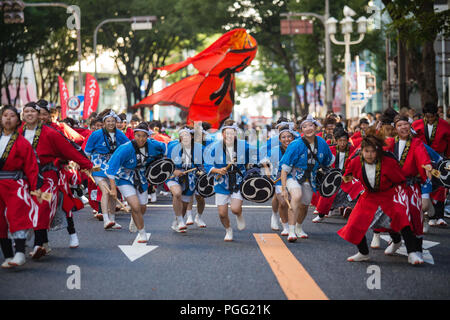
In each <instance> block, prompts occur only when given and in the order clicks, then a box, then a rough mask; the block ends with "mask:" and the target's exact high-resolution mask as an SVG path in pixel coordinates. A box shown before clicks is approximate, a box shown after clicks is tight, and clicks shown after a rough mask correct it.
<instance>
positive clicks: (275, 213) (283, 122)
mask: <svg viewBox="0 0 450 320" xmlns="http://www.w3.org/2000/svg"><path fill="white" fill-rule="evenodd" d="M282 128H283V130H286V129H288V130H290V134H291V135H292V138H293V139H298V138H300V134H299V133H298V132H297V131H295V130H294V128H295V123H294V122H291V121H289V120H288V119H287V118H285V117H280V118H279V119H278V120H277V122H276V123H275V125H274V131H275V132H276V134H275V135H273V136H271V137H270V138H269V139H267V142H266V143H265V145H263V147H262V148H260V149H259V150H258V158H259V159H267V157H269V158H270V163H271V164H272V169H274V170H276V172H274V174H275V175H277V173H278V164H279V162H280V159H281V156H280V157H278V156H279V152H280V143H281V141H280V139H279V138H280V131H281V130H282ZM275 149H276V150H277V151H276V152H274V151H272V150H275ZM277 185H278V187H277V189H276V190H277V191H280V192H281V189H280V188H281V181H278V183H277ZM278 198H279V197H277V196H275V197H273V198H272V216H271V218H270V227H271V229H272V230H274V231H278V230H280V227H279V226H278V220H280V218H281V220H283V218H282V217H279V214H280V211H279V209H281V210H284V209H285V208H284V206H286V203H285V202H284V201H283V202H282V203H280V202H279V201H278V200H279V199H278ZM282 214H283V215H284V211H283V213H282ZM286 215H287V208H286ZM286 217H287V216H286ZM286 219H287V218H286ZM282 224H283V226H285V224H287V222H286V223H284V222H283V221H282ZM286 232H287V231H286V230H283V231H282V233H281V234H282V235H287V234H286Z"/></svg>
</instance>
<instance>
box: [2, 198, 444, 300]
mask: <svg viewBox="0 0 450 320" xmlns="http://www.w3.org/2000/svg"><path fill="white" fill-rule="evenodd" d="M213 199H214V198H213V197H212V198H209V199H207V207H206V209H205V213H204V214H203V220H204V221H205V222H206V224H207V228H204V229H200V228H198V227H197V226H195V225H193V226H188V231H187V233H185V234H180V233H175V232H174V231H172V230H171V229H170V224H171V222H172V219H173V210H172V205H171V201H170V198H168V197H162V196H160V197H159V199H158V202H157V203H155V204H149V205H148V210H147V213H146V215H145V225H146V230H147V232H148V233H151V236H150V241H149V242H148V244H147V245H146V246H145V245H136V244H134V246H133V242H134V240H135V238H136V234H131V233H130V232H129V231H128V223H129V214H120V215H117V216H116V220H117V222H119V223H120V224H121V225H122V229H121V230H114V231H104V230H103V223H102V222H99V221H98V220H96V219H94V218H93V216H92V213H91V209H90V207H86V208H84V209H82V210H81V211H79V212H76V213H75V227H76V229H77V233H78V236H79V239H80V247H79V248H77V249H70V248H69V245H68V243H69V237H68V234H67V231H66V230H65V229H63V230H60V231H55V232H50V233H49V238H50V247H51V248H52V251H51V252H50V254H49V255H48V256H45V257H43V258H41V259H40V260H38V261H33V260H31V259H30V258H27V262H26V264H25V265H23V266H21V267H18V268H15V269H10V270H0V287H1V288H8V289H7V290H0V299H31V300H34V299H39V300H40V299H50V300H54V299H58V300H59V299H62V300H78V299H85V300H92V299H93V300H97V299H98V300H104V299H106V300H129V299H132V300H287V299H295V300H297V299H307V300H308V299H314V300H315V299H330V300H379V299H383V300H391V299H395V300H403V299H406V300H410V299H425V300H435V299H448V297H449V294H450V278H449V277H448V274H449V272H450V255H449V252H450V250H449V249H450V237H449V233H448V229H443V228H430V231H429V232H428V234H426V235H425V238H424V239H425V241H424V250H428V251H429V253H430V255H431V257H432V258H430V255H428V254H426V252H424V257H428V259H425V261H426V262H425V264H424V265H421V266H416V267H414V266H411V265H409V264H408V263H407V257H406V256H405V255H401V254H397V255H396V256H393V257H388V256H385V255H384V253H383V251H384V248H386V246H387V242H386V241H385V240H382V241H381V245H382V248H381V249H377V250H374V249H371V251H370V254H371V260H370V261H368V262H364V263H356V262H355V263H350V262H347V261H346V258H347V257H348V256H350V255H352V254H354V253H355V252H356V250H357V249H356V246H353V245H352V244H349V243H347V242H346V241H344V240H343V239H341V238H340V237H339V236H338V235H337V233H336V232H337V230H339V229H340V228H341V227H342V226H343V225H344V224H345V220H344V218H342V217H340V216H331V217H328V218H326V219H325V220H324V222H322V223H320V224H314V223H312V222H311V220H312V218H313V216H314V215H313V213H312V209H310V211H309V213H308V216H307V218H306V220H305V222H304V230H305V232H307V233H308V235H309V239H299V240H297V242H295V243H288V242H287V240H286V237H281V236H280V235H279V232H274V231H272V230H271V229H270V216H271V208H270V203H264V204H262V205H254V204H252V203H249V202H245V203H244V209H243V212H244V217H245V220H246V224H247V227H246V229H245V230H243V231H238V230H237V228H236V219H235V218H234V217H233V216H231V213H230V220H231V224H232V226H233V231H234V241H233V242H231V243H227V242H224V241H223V237H224V235H225V231H224V228H223V227H222V225H221V224H220V221H219V218H218V214H217V208H215V206H214V205H213ZM195 212H196V207H195V206H194V209H193V213H195ZM371 237H372V233H371V232H369V234H368V237H367V238H368V241H370V240H371ZM383 238H385V237H383ZM386 239H387V238H386ZM119 246H121V248H120V247H119ZM136 246H138V247H140V249H139V248H138V249H136ZM145 247H146V248H145ZM427 248H428V249H427ZM29 250H30V249H29V248H27V252H28V251H29ZM401 250H402V249H400V250H399V252H401ZM125 253H127V255H126V254H125ZM280 253H281V254H280ZM291 255H292V257H291ZM129 257H131V259H130V258H129ZM290 258H292V259H293V260H295V261H292V260H290ZM131 260H133V261H131ZM269 260H270V263H269Z"/></svg>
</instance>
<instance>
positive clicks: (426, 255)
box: [381, 235, 440, 264]
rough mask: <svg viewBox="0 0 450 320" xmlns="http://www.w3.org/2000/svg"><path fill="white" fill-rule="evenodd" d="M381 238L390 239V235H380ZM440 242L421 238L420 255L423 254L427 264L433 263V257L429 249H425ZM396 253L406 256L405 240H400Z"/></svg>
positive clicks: (387, 240)
mask: <svg viewBox="0 0 450 320" xmlns="http://www.w3.org/2000/svg"><path fill="white" fill-rule="evenodd" d="M381 239H383V240H384V241H386V242H389V241H391V240H392V239H391V237H390V236H388V235H381ZM439 243H440V242H434V241H428V240H423V243H422V249H423V252H422V256H423V261H425V262H427V263H429V264H434V259H433V256H432V255H431V253H430V251H429V250H427V249H430V248H432V247H434V246H437V245H438V244H439ZM396 253H398V254H401V255H403V256H408V252H406V247H405V241H403V240H402V246H401V247H400V248H399V249H398V250H397V252H396Z"/></svg>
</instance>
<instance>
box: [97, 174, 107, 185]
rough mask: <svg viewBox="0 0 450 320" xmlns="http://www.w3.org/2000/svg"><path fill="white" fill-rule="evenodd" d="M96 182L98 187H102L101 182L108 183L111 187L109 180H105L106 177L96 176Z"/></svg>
mask: <svg viewBox="0 0 450 320" xmlns="http://www.w3.org/2000/svg"><path fill="white" fill-rule="evenodd" d="M94 180H95V183H96V184H97V185H100V182H101V181H106V183H107V184H108V186H109V185H110V184H109V179H108V178H105V177H99V176H94Z"/></svg>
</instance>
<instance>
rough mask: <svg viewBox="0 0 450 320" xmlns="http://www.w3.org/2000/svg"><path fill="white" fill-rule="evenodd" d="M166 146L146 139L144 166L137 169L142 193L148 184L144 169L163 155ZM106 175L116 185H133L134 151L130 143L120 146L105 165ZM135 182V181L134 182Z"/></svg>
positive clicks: (135, 162)
mask: <svg viewBox="0 0 450 320" xmlns="http://www.w3.org/2000/svg"><path fill="white" fill-rule="evenodd" d="M165 153H166V145H165V144H164V143H163V142H159V141H156V140H154V139H147V155H148V158H147V159H146V161H145V165H144V166H143V167H141V168H140V169H139V177H137V179H139V184H140V185H141V186H142V190H143V192H145V191H146V190H147V189H148V182H147V178H146V176H145V170H146V167H147V166H148V165H149V164H150V163H151V162H153V161H155V160H156V159H158V158H160V157H161V156H163V155H165ZM107 166H108V167H107V170H106V174H107V176H108V178H110V179H115V181H116V185H117V186H121V185H125V184H128V185H135V184H134V182H135V179H136V177H135V169H136V166H137V157H136V150H135V149H134V146H133V143H132V141H129V142H127V143H125V144H123V145H121V146H120V147H119V148H117V150H116V151H115V152H114V154H113V155H112V156H111V159H110V160H109V161H108V164H107ZM136 182H137V181H136Z"/></svg>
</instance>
